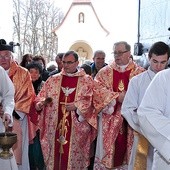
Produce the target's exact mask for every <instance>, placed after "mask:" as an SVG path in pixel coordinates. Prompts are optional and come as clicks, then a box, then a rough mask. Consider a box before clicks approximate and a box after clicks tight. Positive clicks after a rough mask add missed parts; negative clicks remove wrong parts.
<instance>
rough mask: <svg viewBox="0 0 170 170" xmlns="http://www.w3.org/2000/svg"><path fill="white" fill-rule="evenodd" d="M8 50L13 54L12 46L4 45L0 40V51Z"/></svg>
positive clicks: (4, 42) (2, 40)
mask: <svg viewBox="0 0 170 170" xmlns="http://www.w3.org/2000/svg"><path fill="white" fill-rule="evenodd" d="M4 50H8V51H11V52H13V46H11V45H9V44H6V41H5V40H4V39H0V51H4Z"/></svg>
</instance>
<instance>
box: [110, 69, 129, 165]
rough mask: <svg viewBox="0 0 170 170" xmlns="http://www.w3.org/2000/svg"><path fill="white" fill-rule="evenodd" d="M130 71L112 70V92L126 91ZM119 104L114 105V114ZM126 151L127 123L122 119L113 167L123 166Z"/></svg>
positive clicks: (117, 110)
mask: <svg viewBox="0 0 170 170" xmlns="http://www.w3.org/2000/svg"><path fill="white" fill-rule="evenodd" d="M130 72H131V70H128V71H125V72H118V71H117V70H113V91H115V92H121V91H123V90H125V91H127V88H128V83H129V77H130ZM121 105H122V104H121V103H118V102H117V103H116V106H115V112H120V111H121V110H120V109H121ZM126 149H127V122H126V120H125V119H123V123H122V127H121V129H120V131H119V133H118V136H117V139H116V141H115V155H114V167H118V166H121V165H122V164H123V161H124V158H125V154H126Z"/></svg>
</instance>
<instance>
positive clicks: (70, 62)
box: [62, 61, 76, 65]
mask: <svg viewBox="0 0 170 170" xmlns="http://www.w3.org/2000/svg"><path fill="white" fill-rule="evenodd" d="M75 62H76V61H62V63H63V64H68V65H71V64H73V63H75Z"/></svg>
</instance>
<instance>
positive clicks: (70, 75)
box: [66, 70, 78, 77]
mask: <svg viewBox="0 0 170 170" xmlns="http://www.w3.org/2000/svg"><path fill="white" fill-rule="evenodd" d="M77 71H78V70H76V71H75V72H74V73H66V75H67V76H69V77H73V76H74V74H75V73H76V72H77Z"/></svg>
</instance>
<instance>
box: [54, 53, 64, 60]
mask: <svg viewBox="0 0 170 170" xmlns="http://www.w3.org/2000/svg"><path fill="white" fill-rule="evenodd" d="M63 56H64V53H58V54H57V55H56V57H55V58H57V57H58V58H59V59H60V60H62V58H63Z"/></svg>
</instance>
